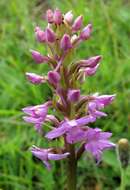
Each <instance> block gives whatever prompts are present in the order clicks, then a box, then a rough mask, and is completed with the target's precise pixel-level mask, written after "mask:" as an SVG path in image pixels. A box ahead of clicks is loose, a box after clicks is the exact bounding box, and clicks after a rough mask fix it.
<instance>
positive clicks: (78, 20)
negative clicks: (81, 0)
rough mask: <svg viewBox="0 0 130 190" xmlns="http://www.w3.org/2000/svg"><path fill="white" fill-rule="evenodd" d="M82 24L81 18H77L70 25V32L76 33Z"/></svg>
mask: <svg viewBox="0 0 130 190" xmlns="http://www.w3.org/2000/svg"><path fill="white" fill-rule="evenodd" d="M82 23H83V16H78V17H77V18H76V20H75V21H74V24H73V25H72V30H73V31H75V32H77V31H78V30H80V29H81V27H82Z"/></svg>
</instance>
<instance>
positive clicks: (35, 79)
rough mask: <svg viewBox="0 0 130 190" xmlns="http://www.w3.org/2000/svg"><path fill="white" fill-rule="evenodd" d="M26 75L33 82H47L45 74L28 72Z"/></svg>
mask: <svg viewBox="0 0 130 190" xmlns="http://www.w3.org/2000/svg"><path fill="white" fill-rule="evenodd" d="M26 77H27V79H28V80H29V81H30V82H31V83H33V84H41V83H43V82H45V79H44V78H43V76H40V75H37V74H35V73H26Z"/></svg>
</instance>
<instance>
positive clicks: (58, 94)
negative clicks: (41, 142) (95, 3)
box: [23, 9, 115, 169]
mask: <svg viewBox="0 0 130 190" xmlns="http://www.w3.org/2000/svg"><path fill="white" fill-rule="evenodd" d="M46 20H47V22H48V25H47V27H46V28H45V30H43V29H41V28H40V27H39V26H37V27H36V28H35V36H36V40H37V41H38V42H39V43H41V44H44V45H46V46H47V48H48V54H47V55H42V54H41V53H39V52H38V51H34V50H31V53H32V57H33V59H34V61H35V62H36V63H37V64H42V63H44V64H45V63H48V65H49V67H50V71H49V72H48V74H47V75H46V76H41V75H38V74H35V73H26V76H27V79H28V80H29V81H30V82H31V83H33V84H41V83H45V82H47V83H48V84H49V85H50V86H51V89H52V90H53V98H52V100H48V102H46V103H44V104H41V105H37V106H29V107H26V108H24V109H23V112H24V113H26V114H27V116H25V117H24V120H25V121H26V122H29V123H33V124H34V126H35V129H36V130H37V131H38V132H40V133H41V132H42V130H44V129H43V127H42V126H44V124H45V123H46V122H49V123H50V127H49V129H51V131H49V132H47V133H46V134H45V137H46V138H47V139H49V140H53V139H60V138H62V139H64V147H63V148H61V149H57V148H50V149H41V148H38V147H35V146H33V148H32V149H31V151H32V153H33V155H35V156H36V157H37V158H39V159H41V160H42V161H43V162H44V164H45V165H46V167H47V168H48V169H49V168H50V165H49V162H48V161H49V160H59V159H63V158H66V157H68V156H69V154H70V152H69V149H68V148H67V147H68V146H66V145H67V144H76V143H77V142H78V147H77V148H79V143H81V146H82V148H83V150H84V151H85V150H86V151H88V152H90V153H91V154H92V155H93V156H94V157H95V158H96V160H97V161H99V160H100V159H101V155H102V152H103V151H104V150H105V149H108V148H111V147H114V146H115V145H114V144H113V143H112V142H110V141H109V138H110V136H111V135H112V134H111V133H110V132H103V131H102V130H101V129H99V128H97V127H96V128H90V124H91V123H93V122H95V121H96V119H97V118H101V117H105V116H106V115H107V114H106V113H104V112H103V111H102V109H103V108H104V107H105V106H107V105H109V104H110V103H111V102H112V101H113V99H114V98H115V95H99V94H98V93H96V94H89V95H81V92H80V87H81V84H82V83H83V82H84V81H85V77H89V76H92V75H94V74H95V73H96V71H97V69H98V67H99V63H100V61H101V56H100V55H96V56H93V57H91V58H90V57H88V58H84V59H82V60H76V59H74V53H75V50H76V48H77V47H78V46H79V45H80V43H82V42H85V41H87V40H88V39H89V38H90V36H91V33H92V24H88V25H86V26H85V27H84V26H83V16H82V15H80V16H78V17H77V18H76V19H75V20H74V19H73V14H72V12H71V11H69V12H67V13H66V14H62V13H61V11H60V10H58V9H56V10H55V11H52V10H48V11H47V13H46ZM48 109H52V110H54V115H49V114H48ZM77 148H76V150H75V158H77V159H78V157H79V151H80V150H79V151H78V149H77ZM79 149H80V148H79Z"/></svg>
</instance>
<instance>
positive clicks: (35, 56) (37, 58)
mask: <svg viewBox="0 0 130 190" xmlns="http://www.w3.org/2000/svg"><path fill="white" fill-rule="evenodd" d="M31 53H32V57H33V59H34V60H35V61H36V63H39V64H40V63H44V62H48V61H49V58H48V57H47V56H43V55H41V54H40V53H39V52H38V51H34V50H31Z"/></svg>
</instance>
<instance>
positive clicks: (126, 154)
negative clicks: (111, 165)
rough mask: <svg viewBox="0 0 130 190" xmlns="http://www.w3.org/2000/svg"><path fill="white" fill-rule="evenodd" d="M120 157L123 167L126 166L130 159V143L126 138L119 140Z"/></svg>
mask: <svg viewBox="0 0 130 190" xmlns="http://www.w3.org/2000/svg"><path fill="white" fill-rule="evenodd" d="M117 151H118V157H119V160H120V162H121V166H122V168H126V167H127V166H128V164H129V161H130V144H129V141H128V140H127V139H125V138H122V139H120V140H119V141H118V148H117Z"/></svg>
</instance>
